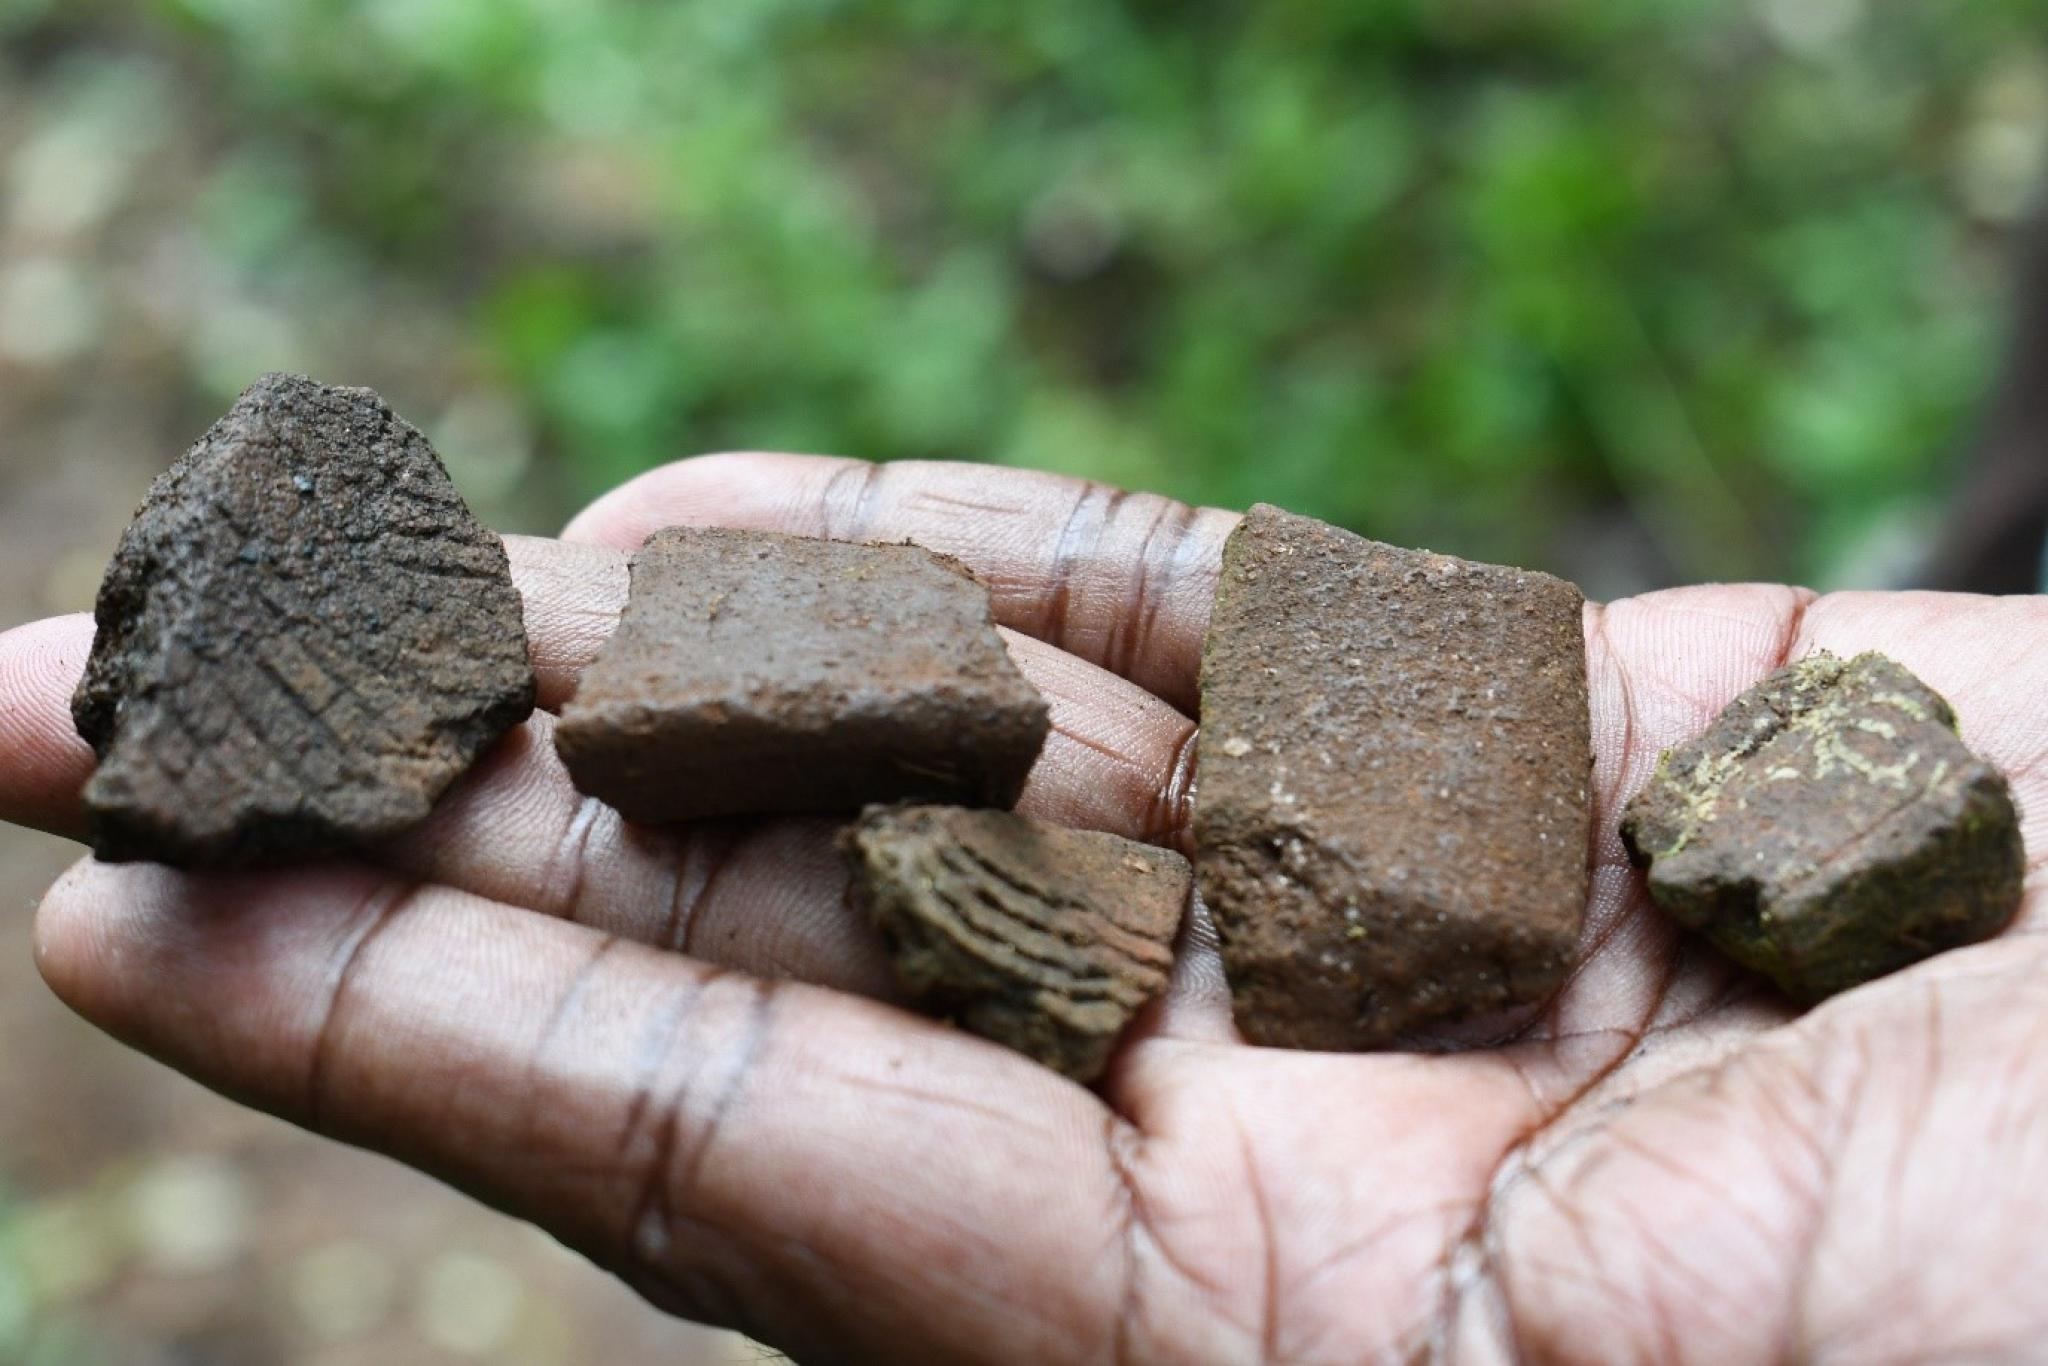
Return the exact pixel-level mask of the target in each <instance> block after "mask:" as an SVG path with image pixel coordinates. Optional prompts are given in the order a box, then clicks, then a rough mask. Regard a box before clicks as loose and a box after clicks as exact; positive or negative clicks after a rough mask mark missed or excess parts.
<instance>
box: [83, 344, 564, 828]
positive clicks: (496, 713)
mask: <svg viewBox="0 0 2048 1366" xmlns="http://www.w3.org/2000/svg"><path fill="white" fill-rule="evenodd" d="M98 624H99V634H98V637H97V639H96V640H95V641H94V644H93V652H92V657H91V660H90V662H89V663H88V665H87V668H86V675H85V679H84V682H83V683H82V684H81V685H80V687H79V690H78V694H77V696H76V698H75V699H74V701H73V706H72V710H73V715H74V717H75V719H76V722H77V725H78V732H79V734H80V735H82V736H84V737H85V739H86V740H87V742H89V743H90V744H91V745H92V747H93V749H94V750H95V751H96V752H97V753H98V755H99V758H100V765H99V770H98V772H97V773H95V774H94V776H93V778H92V780H91V782H90V783H89V784H88V785H87V786H86V790H85V802H86V806H87V807H88V808H89V810H90V811H91V813H92V818H93V822H94V829H95V836H94V847H95V849H96V851H97V852H98V854H99V856H100V858H102V859H105V860H108V861H113V862H121V861H131V860H142V859H149V860H156V861H160V862H164V863H170V864H177V865H181V866H186V867H200V866H240V865H253V864H265V863H274V862H278V861H282V860H286V859H292V858H303V857H312V856H319V855H325V854H338V853H345V852H350V851H355V850H359V849H362V848H363V847H365V846H367V845H371V844H374V843H376V842H378V841H380V840H384V839H387V838H389V837H391V836H393V835H396V834H399V833H401V832H402V831H405V830H407V829H410V828H412V827H413V826H415V825H418V824H419V823H420V822H421V821H422V820H424V819H425V818H426V816H427V814H428V812H429V811H430V810H431V809H432V808H433V805H434V802H435V801H436V799H437V798H438V797H439V796H440V795H441V793H442V792H443V791H444V790H445V789H446V788H447V787H448V785H449V784H450V783H452V782H453V781H454V780H455V779H456V778H457V777H458V776H459V775H460V774H462V773H463V772H464V771H465V770H466V769H467V768H468V767H469V766H470V765H471V764H472V763H473V762H475V760H476V758H477V757H478V755H479V754H481V753H482V751H483V750H484V749H485V748H487V747H488V746H489V745H490V744H491V743H492V742H493V741H495V740H496V739H497V738H498V737H499V736H500V735H502V734H503V733H504V732H505V731H506V730H508V729H510V728H511V727H512V726H515V725H517V724H518V723H519V722H521V721H523V720H524V719H525V718H526V717H527V715H528V714H529V713H530V712H531V711H532V710H533V698H534V677H533V670H532V668H531V666H530V665H529V664H528V662H527V653H526V631H525V627H524V625H523V623H522V620H521V611H520V600H519V594H518V591H517V590H516V589H515V588H514V587H513V586H512V578H511V567H510V565H509V563H508V562H507V559H506V555H505V547H504V544H503V542H501V541H500V540H499V539H498V537H497V536H495V535H493V534H492V533H491V532H490V531H489V530H487V529H486V528H485V527H484V526H482V525H481V524H480V523H478V522H477V520H476V519H475V518H474V517H472V516H471V515H470V512H469V509H468V508H467V507H466V506H464V504H463V501H462V498H461V496H460V495H459V494H457V493H456V491H455V488H454V486H453V485H452V484H450V483H449V481H448V475H447V472H446V471H445V470H444V469H443V468H442V466H441V462H440V460H439V458H438V457H437V456H436V455H435V454H434V451H433V448H432V447H430V446H429V445H428V444H427V441H426V438H425V437H423V436H421V435H420V434H419V433H418V432H417V431H415V430H414V429H413V428H412V427H410V426H408V425H407V424H406V423H405V422H404V421H403V420H401V419H400V418H399V417H397V416H396V415H395V414H394V413H393V412H392V411H391V409H390V408H389V407H387V406H386V405H385V404H384V402H383V400H381V399H379V398H378V397H377V396H376V395H375V394H373V393H371V392H370V391H369V390H367V389H334V388H328V387H326V386H324V385H320V384H316V383H314V382H313V381H312V380H308V379H301V378H297V377H294V376H289V375H267V376H265V377H264V378H263V379H261V380H258V381H257V382H256V383H255V384H254V385H253V386H251V388H250V389H249V391H248V392H247V393H245V394H243V395H242V397H241V398H240V399H239V400H238V401H237V402H236V403H235V405H234V407H233V408H232V409H230V410H229V412H228V414H227V415H226V416H225V417H223V418H222V419H221V420H220V421H219V422H218V423H216V424H215V425H214V427H213V429H212V430H211V431H209V432H207V433H206V435H205V436H203V437H201V438H200V440H199V442H198V444H196V445H195V446H193V447H192V449H191V450H190V451H188V452H187V453H186V454H185V456H184V458H183V459H181V460H180V461H179V462H178V463H177V464H176V465H175V466H173V467H172V468H171V469H170V470H169V471H168V472H166V473H165V474H164V475H163V476H162V477H161V478H159V479H158V480H157V482H156V484H155V486H154V487H152V488H151V490H150V493H149V497H148V500H147V501H146V502H145V503H144V504H143V506H142V509H141V511H140V512H138V513H137V514H136V518H135V521H134V523H133V524H132V525H131V526H130V527H129V528H128V530H127V533H126V534H125V535H124V536H123V537H122V538H121V543H120V547H119V548H118V549H117V550H116V552H115V554H114V560H113V563H112V565H111V566H110V567H109V568H108V570H107V576H106V580H105V582H104V583H103V584H102V585H101V587H100V595H99V607H98Z"/></svg>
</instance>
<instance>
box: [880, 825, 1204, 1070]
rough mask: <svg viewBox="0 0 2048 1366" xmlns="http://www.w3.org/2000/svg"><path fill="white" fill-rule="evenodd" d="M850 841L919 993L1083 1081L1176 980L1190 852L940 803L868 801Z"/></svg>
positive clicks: (942, 1010) (900, 963)
mask: <svg viewBox="0 0 2048 1366" xmlns="http://www.w3.org/2000/svg"><path fill="white" fill-rule="evenodd" d="M842 847H843V848H844V850H845V852H846V855H847V861H848V864H849V867H850V869H851V872H852V880H851V883H850V890H849V893H848V895H849V899H850V901H851V902H852V904H853V906H854V908H855V909H856V910H858V911H859V912H861V913H862V914H864V915H865V916H867V917H868V918H869V919H870V920H872V921H873V923H874V924H875V925H876V926H877V928H879V929H880V931H881V933H882V936H883V939H884V940H885V941H886V942H887V944H888V946H889V949H890V952H891V953H892V955H893V956H894V958H895V962H896V968H897V972H898V975H899V976H900V977H901V978H902V980H903V983H904V986H905V988H906V989H907V990H908V991H909V993H910V995H911V996H912V998H913V999H914V1000H916V1001H917V1002H918V1003H919V1004H920V1005H922V1006H923V1007H924V1008H926V1009H928V1010H932V1011H934V1012H937V1013H939V1014H943V1015H946V1016H950V1017H951V1018H953V1019H955V1020H957V1021H958V1022H959V1023H960V1025H961V1026H962V1027H963V1028H965V1029H968V1030H971V1031H972V1032H974V1033H976V1034H979V1035H981V1036H982V1037H984V1038H987V1039H992V1040H994V1041H995V1042H997V1043H1000V1044H1005V1045H1007V1046H1008V1047H1011V1048H1014V1049H1016V1050H1017V1051H1018V1052H1020V1053H1024V1054H1027V1055H1028V1056H1030V1057H1032V1058H1035V1059H1037V1060H1038V1061H1039V1062H1042V1063H1044V1064H1045V1065H1046V1066H1048V1067H1051V1068H1054V1069H1055V1070H1057V1071H1059V1072H1062V1073H1064V1074H1066V1075H1067V1076H1069V1077H1072V1078H1074V1079H1075V1080H1077V1081H1083V1082H1086V1081H1092V1080H1094V1079H1095V1078H1096V1077H1098V1076H1100V1075H1101V1073H1102V1070H1103V1068H1104V1067H1105V1066H1107V1065H1108V1062H1109V1057H1110V1054H1111V1052H1112V1051H1113V1050H1114V1049H1115V1047H1116V1042H1117V1039H1118V1037H1119V1036H1120V1035H1122V1033H1123V1031H1124V1029H1125V1028H1126V1027H1127V1026H1128V1025H1129V1024H1130V1022H1131V1019H1132V1017H1133V1016H1135V1015H1136V1014H1137V1013H1138V1011H1139V1010H1140V1009H1142V1008H1143V1007H1144V1005H1145V1003H1146V1002H1148V1001H1150V1000H1152V999H1153V998H1154V997H1156V996H1158V995H1159V994H1160V993H1161V992H1163V991H1164V990H1165V989H1166V983H1167V978H1168V975H1169V974H1170V972H1171V970H1172V967H1173V940H1174V935H1175V934H1176V933H1177V932H1178V929H1179V926H1180V919H1181V912H1182V909H1183V908H1184V906H1185V905H1186V903H1187V898H1188V890H1189V887H1190V884H1191V882H1192V874H1191V871H1190V869H1189V867H1188V864H1187V860H1185V859H1183V858H1182V857H1180V855H1178V854H1174V853H1170V852H1168V851H1166V850H1164V849H1155V848H1152V847H1150V846H1148V845H1143V844H1134V843H1132V842H1131V841H1129V840H1125V839H1119V838H1118V837H1117V836H1115V835H1104V834H1095V833H1090V832H1086V831H1079V830H1065V829H1061V828H1058V827H1055V826H1049V825H1045V824H1042V823H1040V822H1037V821H1032V820H1027V819H1025V818H1024V817H1021V816H1015V815H1011V814H1009V813H1007V812H1001V811H967V810H962V809H959V808H956V807H930V806H926V807H895V808H877V809H875V810H871V811H869V812H868V813H867V814H866V815H865V816H864V817H863V818H862V819H861V821H860V822H859V823H858V824H857V825H855V826H853V827H852V828H851V829H850V830H848V831H847V833H846V836H845V838H844V840H843V841H842Z"/></svg>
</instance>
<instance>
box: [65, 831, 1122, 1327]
mask: <svg viewBox="0 0 2048 1366" xmlns="http://www.w3.org/2000/svg"><path fill="white" fill-rule="evenodd" d="M37 949H38V957H39V961H40V963H41V966H42V968H43V971H44V973H45V975H46V976H47V978H48V980H49V982H50V984H51V986H52V987H53V988H54V989H55V990H56V991H57V993H58V994H59V995H60V996H62V997H63V998H64V999H65V1000H66V1001H67V1002H69V1003H70V1004H71V1005H72V1006H73V1007H74V1008H76V1009H77V1010H79V1011H80V1012H81V1013H82V1014H84V1015H85V1016H86V1017H87V1018H88V1019H90V1020H93V1021H94V1022H96V1023H98V1024H100V1025H101V1026H102V1027H104V1028H106V1029H108V1030H109V1031H111V1032H112V1033H114V1034H115V1035H117V1036H118V1037H120V1038H121V1039H123V1040H125V1041H127V1042H129V1043H131V1044H133V1045H135V1046H137V1047H140V1048H142V1049H144V1050H145V1051H148V1052H150V1053H152V1054H154V1055H155V1056H157V1057H158V1058H160V1059H162V1060H163V1061H165V1062H167V1063H169V1064H171V1065H172V1066H175V1067H177V1068H179V1069H181V1070H183V1071H185V1072H187V1073H189V1074H190V1075H192V1076H194V1077H195V1078H197V1079H198V1080H200V1081H201V1082H203V1083H205V1084H207V1085H209V1086H212V1087H215V1088H217V1089H219V1090H222V1091H224V1092H226V1093H227V1094H229V1095H232V1096H235V1097H238V1098H240V1099H243V1100H245V1101H248V1102H250V1103H253V1104H256V1105H258V1106H261V1107H262V1108H265V1109H268V1110H270V1111H272V1112H274V1113H277V1114H279V1115H282V1116H284V1117H286V1118H288V1119H291V1120H294V1121H296V1122H298V1123H301V1124H305V1125H308V1126H310V1127H312V1128H315V1129H317V1130H319V1131H320V1132H323V1133H327V1134H330V1135H332V1136H334V1137H337V1138H340V1139H343V1140H345V1141H348V1142H352V1143H357V1144H361V1145H364V1146H366V1147H370V1148H373V1149H376V1150H378V1151H381V1152H385V1153H388V1154H391V1155H393V1156H396V1157H398V1158H400V1159H402V1160H404V1161H407V1162H410V1163H412V1164H414V1165H417V1166H419V1167H422V1168H424V1169H425V1170H427V1171H429V1172H432V1173H434V1174H436V1175H439V1176H441V1177H443V1178H444V1179H447V1180H449V1181H451V1182H453V1183H454V1184H456V1185H458V1186H460V1187H462V1188H463V1189H465V1190H468V1191H470V1192H472V1193H474V1194H476V1195H478V1196H479V1197H481V1198H482V1199H484V1200H487V1201H489V1202H491V1203H492V1204H494V1205H497V1206H499V1207H501V1208H504V1209H506V1210H508V1211H510V1212H512V1213H514V1214H516V1215H519V1216H522V1217H525V1218H529V1219H532V1220H534V1221H536V1222H538V1223H540V1224H541V1225H542V1226H543V1227H544V1228H546V1229H548V1230H549V1231H550V1232H552V1233H554V1234H555V1235H557V1236H558V1237H560V1238H562V1239H563V1240H564V1241H566V1242H568V1243H569V1244H570V1245H572V1246H574V1247H576V1248H578V1249H580V1250H582V1251H584V1252H585V1253H587V1254H588V1255H590V1256H591V1257H593V1258H594V1259H596V1260H597V1261H599V1262H600V1263H602V1264H603V1265H605V1266H607V1267H610V1268H612V1269H614V1270H616V1271H618V1272H619V1273H620V1274H622V1275H623V1276H624V1277H626V1278H627V1279H628V1280H629V1281H630V1282H631V1283H633V1284H634V1285H635V1286H637V1287H639V1288H640V1289H642V1290H643V1291H644V1292H646V1293H647V1294H649V1295H650V1296H651V1297H652V1298H654V1299H655V1300H656V1301H657V1302H659V1303H661V1304H663V1305H664V1306H666V1307H669V1308H672V1309H676V1310H678V1311H680V1312H683V1313H686V1314H689V1315H691V1316H693V1317H698V1318H703V1319H707V1320H710V1321H714V1322H720V1323H726V1324H730V1325H732V1326H735V1327H739V1328H742V1329H745V1330H747V1331H749V1332H752V1333H754V1334H756V1335H757V1336H762V1337H766V1338H768V1339H770V1340H772V1341H775V1342H777V1343H778V1344H779V1345H782V1346H785V1347H789V1348H791V1349H792V1350H794V1351H796V1352H798V1353H799V1354H800V1355H802V1354H806V1353H809V1352H817V1353H819V1354H821V1355H824V1356H831V1357H864V1356H874V1357H877V1358H884V1357H887V1356H888V1355H889V1354H890V1353H891V1352H892V1351H895V1350H897V1349H900V1348H901V1346H902V1345H903V1344H904V1343H908V1342H915V1343H920V1344H924V1343H929V1344H931V1349H930V1355H931V1356H932V1357H934V1358H935V1359H946V1360H950V1359H955V1358H961V1357H969V1356H973V1355H976V1353H977V1349H978V1348H983V1347H985V1346H986V1344H987V1343H989V1342H991V1341H997V1342H1002V1343H1003V1344H1004V1347H1005V1351H1006V1352H1007V1353H1011V1354H1014V1355H1016V1356H1017V1357H1018V1358H1019V1359H1025V1360H1047V1361H1064V1360H1084V1359H1095V1358H1098V1357H1103V1356H1106V1355H1108V1354H1109V1348H1110V1346H1111V1341H1110V1337H1111V1331H1112V1328H1113V1325H1114V1322H1115V1319H1116V1314H1117V1309H1118V1306H1119V1305H1120V1304H1121V1303H1122V1291H1123V1286H1124V1284H1125V1281H1126V1278H1127V1276H1128V1274H1129V1273H1128V1269H1127V1266H1126V1261H1125V1259H1126V1250H1125V1248H1124V1246H1123V1244H1122V1241H1121V1240H1120V1239H1117V1238H1115V1237H1105V1236H1104V1233H1105V1221H1106V1217H1107V1216H1108V1215H1109V1214H1110V1213H1111V1212H1113V1211H1114V1210H1115V1209H1117V1208H1118V1207H1119V1203H1120V1201H1121V1200H1122V1199H1123V1198H1124V1196H1123V1194H1122V1191H1123V1187H1122V1185H1121V1181H1120V1179H1119V1177H1118V1175H1117V1169H1116V1167H1115V1166H1114V1165H1113V1163H1112V1162H1111V1160H1110V1156H1109V1150H1108V1135H1109V1134H1110V1133H1111V1132H1112V1126H1113V1124H1114V1121H1113V1119H1112V1117H1111V1116H1110V1115H1109V1113H1108V1112H1107V1111H1106V1110H1105V1109H1104V1108H1103V1107H1102V1106H1101V1105H1100V1104H1099V1102H1097V1101H1096V1100H1095V1099H1094V1098H1093V1097H1092V1096H1090V1095H1089V1094H1088V1093H1087V1092H1085V1091H1083V1090H1081V1089H1080V1088H1078V1087H1074V1086H1072V1085H1070V1084H1068V1083H1065V1082H1063V1081H1061V1080H1059V1079H1058V1078H1057V1077H1055V1076H1054V1075H1053V1074H1051V1073H1049V1072H1046V1071H1044V1070H1043V1069H1040V1068H1038V1067H1036V1066H1034V1065H1032V1064H1030V1063H1028V1062H1026V1061H1024V1060H1023V1059H1021V1058H1018V1057H1016V1056H1014V1055H1011V1054H1009V1053H1007V1052H1005V1051H1003V1050H1001V1049H998V1048H995V1047H994V1046H992V1045H988V1044H984V1043H981V1042H979V1041H977V1040H974V1039H971V1038H969V1037H966V1036H964V1035H961V1034H958V1033H956V1032H953V1031H949V1030H946V1029H944V1028H941V1027H939V1026H936V1025H931V1024H927V1023H924V1022H922V1021H918V1020H916V1019H914V1018H912V1017H909V1016H906V1015H902V1014H899V1013H897V1012H894V1011H891V1010H888V1009H886V1008H884V1007H879V1006H875V1005H872V1004H869V1003H865V1002H860V1001H857V1000H854V999H852V998H850V997H846V996H842V995H838V994H836V993H829V992H822V991H816V990H812V989H809V988H805V987H799V986H790V985H779V986H778V985H774V984H770V983H767V982H762V981H759V980H756V979H752V978H749V977H744V976H741V975H737V974H731V973H723V972H719V971H717V970H715V969H712V968H709V967H706V966H705V965H702V964H698V963H693V962H690V961H688V960H684V959H680V958H677V957H675V956H673V955H669V954H661V953H656V952H654V951H651V950H647V949H644V948H642V947H640V946H637V945H633V944H628V943H623V942H621V941H619V940H616V939H614V938H611V937H608V936H605V935H603V934H600V933H598V932H597V931H594V930H591V929H588V928H586V927H582V926H577V925H572V924H569V923H567V922H564V921H559V920H552V919H548V918H546V917H542V916H537V915H532V914H528V913H525V912H521V911H517V910H513V909H510V908H506V907H500V906H495V905H493V904H491V903H489V902H487V901H484V900H482V899H480V898H476V897H473V896H468V895H465V894H462V893H457V892H449V891H440V890H431V889H429V890H422V889H419V888H418V887H416V886H415V885H413V884H410V883H407V882H391V881H387V880H384V878H382V877H381V876H380V875H378V874H375V873H371V872H368V871H365V870H359V869H348V868H330V869H327V870H324V871H320V872H314V873H305V872H300V873H294V874H292V875H290V876H276V877H265V876H239V877H218V876H217V877H188V876H182V875H179V874H176V873H173V872H169V871H167V870H163V869H155V868H139V867H130V868H108V867H103V866H99V865H96V864H91V863H86V864H81V865H80V866H79V867H78V868H76V869H74V870H73V871H72V873H70V874H69V875H67V876H66V877H65V878H64V879H63V880H62V881H61V882H60V883H59V884H58V886H57V887H56V888H55V889H54V890H53V891H52V892H51V894H50V896H49V898H48V900H47V901H46V903H45V905H44V907H43V909H42V912H41V915H40V917H39V920H38V924H37ZM877 1154H886V1160H885V1161H878V1160H877Z"/></svg>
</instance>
